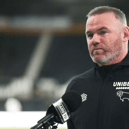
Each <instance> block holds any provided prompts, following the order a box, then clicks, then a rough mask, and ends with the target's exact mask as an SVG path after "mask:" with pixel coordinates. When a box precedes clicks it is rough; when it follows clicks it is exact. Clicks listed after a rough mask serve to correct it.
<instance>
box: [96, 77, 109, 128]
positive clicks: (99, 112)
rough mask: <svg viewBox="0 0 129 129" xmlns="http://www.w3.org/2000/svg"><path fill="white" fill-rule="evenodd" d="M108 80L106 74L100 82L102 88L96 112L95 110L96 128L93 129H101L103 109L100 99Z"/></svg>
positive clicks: (101, 99)
mask: <svg viewBox="0 0 129 129" xmlns="http://www.w3.org/2000/svg"><path fill="white" fill-rule="evenodd" d="M107 80H108V75H107V77H106V78H105V79H104V80H103V84H102V89H101V92H100V97H99V98H100V99H99V105H98V112H97V120H96V122H97V123H96V128H95V129H101V128H102V119H103V117H102V116H103V115H102V114H103V110H102V101H103V95H104V89H105V84H106V82H107Z"/></svg>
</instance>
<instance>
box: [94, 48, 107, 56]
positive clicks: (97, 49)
mask: <svg viewBox="0 0 129 129" xmlns="http://www.w3.org/2000/svg"><path fill="white" fill-rule="evenodd" d="M99 50H103V51H104V52H105V50H104V49H103V48H96V49H93V50H92V53H91V54H92V56H93V55H94V51H99Z"/></svg>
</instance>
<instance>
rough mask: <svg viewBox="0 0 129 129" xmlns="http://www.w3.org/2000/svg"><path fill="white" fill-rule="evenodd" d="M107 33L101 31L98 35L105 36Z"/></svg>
mask: <svg viewBox="0 0 129 129" xmlns="http://www.w3.org/2000/svg"><path fill="white" fill-rule="evenodd" d="M106 33H107V32H106V31H101V32H100V33H99V34H100V35H104V34H106Z"/></svg>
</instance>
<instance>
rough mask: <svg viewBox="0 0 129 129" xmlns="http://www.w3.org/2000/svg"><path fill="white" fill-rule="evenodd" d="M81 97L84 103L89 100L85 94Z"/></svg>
mask: <svg viewBox="0 0 129 129" xmlns="http://www.w3.org/2000/svg"><path fill="white" fill-rule="evenodd" d="M81 97H82V102H84V101H86V100H87V94H85V93H83V94H81Z"/></svg>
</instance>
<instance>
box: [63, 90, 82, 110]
mask: <svg viewBox="0 0 129 129" xmlns="http://www.w3.org/2000/svg"><path fill="white" fill-rule="evenodd" d="M62 100H63V101H64V102H65V104H66V105H67V107H68V109H69V111H70V112H74V111H76V110H77V109H78V108H79V107H80V106H81V103H82V99H81V96H80V95H79V94H78V93H77V92H76V91H73V90H71V91H69V92H66V93H65V94H64V95H63V96H62Z"/></svg>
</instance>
